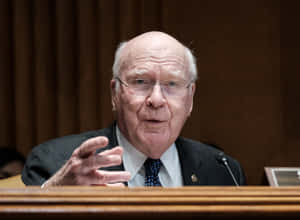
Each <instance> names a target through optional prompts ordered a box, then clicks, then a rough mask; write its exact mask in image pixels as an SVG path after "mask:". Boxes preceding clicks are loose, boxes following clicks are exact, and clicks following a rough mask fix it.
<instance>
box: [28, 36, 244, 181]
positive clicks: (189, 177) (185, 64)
mask: <svg viewBox="0 0 300 220" xmlns="http://www.w3.org/2000/svg"><path fill="white" fill-rule="evenodd" d="M196 79H197V69H196V64H195V59H194V57H193V55H192V53H191V52H190V50H189V49H188V48H186V47H185V46H183V45H182V44H181V43H179V42H178V41H177V40H176V39H174V38H173V37H171V36H169V35H167V34H165V33H161V32H148V33H144V34H142V35H139V36H137V37H135V38H133V39H132V40H130V41H128V42H126V43H122V44H121V45H120V47H119V48H118V50H117V52H116V56H115V63H114V65H113V79H112V80H111V93H112V105H113V110H114V111H115V112H116V116H117V119H116V123H114V124H113V125H112V126H111V127H109V128H105V129H103V130H100V131H90V132H86V133H83V134H79V135H72V136H67V137H62V138H58V139H54V140H50V141H48V142H46V143H43V144H41V145H39V146H38V147H36V148H34V149H33V151H32V153H31V155H30V156H29V157H28V159H27V163H26V165H25V168H24V170H23V173H22V179H23V181H24V183H25V184H27V185H42V186H43V187H48V186H60V185H106V186H124V185H128V186H129V187H134V186H164V187H178V186H185V185H235V184H239V185H243V184H245V178H244V174H243V171H242V169H241V167H240V165H239V163H238V162H237V161H236V160H234V159H232V158H231V157H229V156H226V157H225V156H220V155H219V153H220V151H219V150H217V149H215V148H213V147H211V146H208V145H205V144H203V143H200V142H196V141H192V140H189V139H184V138H181V137H179V134H180V132H181V129H182V127H183V125H184V123H185V121H186V119H187V118H188V117H189V115H190V114H191V111H192V109H193V96H194V93H195V80H196ZM220 157H222V158H220ZM223 162H224V163H223ZM228 164H229V166H227V165H228ZM225 165H226V166H225ZM230 167H231V169H230ZM235 181H236V183H235Z"/></svg>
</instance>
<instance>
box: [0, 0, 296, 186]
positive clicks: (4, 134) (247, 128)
mask: <svg viewBox="0 0 300 220" xmlns="http://www.w3.org/2000/svg"><path fill="white" fill-rule="evenodd" d="M297 2H299V1H292V0H286V1H283V0H281V1H280V0H243V1H240V0H227V1H223V0H185V1H181V0H177V1H174V0H161V1H159V0H148V1H147V0H77V1H76V0H56V1H55V0H14V1H13V0H1V1H0V31H1V34H0V115H1V122H0V146H10V147H11V148H15V149H16V150H17V151H18V152H20V153H21V154H22V155H23V156H26V155H27V154H28V153H29V152H30V150H31V149H32V147H33V146H35V145H37V144H39V143H41V142H43V141H46V140H48V139H50V138H55V137H58V136H63V135H67V134H73V133H79V132H81V131H87V130H92V129H93V130H94V129H100V128H103V127H106V126H108V125H109V124H111V123H112V121H113V114H112V111H111V109H112V107H111V102H110V90H109V82H110V79H111V77H112V71H111V66H112V63H113V58H114V57H113V56H114V51H115V49H116V47H117V45H118V44H119V42H121V41H124V40H128V39H129V38H132V37H134V36H136V35H138V34H140V33H142V32H146V31H150V30H160V31H164V32H166V33H168V34H170V35H172V36H174V37H175V38H177V39H178V40H179V41H181V42H182V43H184V44H185V45H187V46H188V47H189V48H191V49H192V50H193V52H194V54H195V56H196V57H197V65H198V70H199V80H198V81H197V91H196V95H195V99H194V110H193V113H192V116H191V117H190V119H189V120H188V122H187V123H186V125H185V127H184V130H183V132H182V135H183V136H186V137H188V138H193V139H196V140H199V141H205V142H209V143H212V144H215V145H218V146H219V147H221V148H223V149H224V151H225V152H226V153H228V154H230V155H232V156H233V157H235V158H236V159H237V160H238V161H239V162H240V163H241V164H242V166H243V167H244V169H245V172H246V175H247V179H248V183H249V184H250V185H261V184H263V183H264V167H265V166H298V167H299V166H300V158H299V155H300V116H299V112H300V102H299V98H300V87H299V82H300V76H299V75H300V74H299V69H300V68H299V49H300V43H299V39H300V33H299V32H300V31H299V21H300V19H299V18H300V16H299V5H300V4H299V3H297Z"/></svg>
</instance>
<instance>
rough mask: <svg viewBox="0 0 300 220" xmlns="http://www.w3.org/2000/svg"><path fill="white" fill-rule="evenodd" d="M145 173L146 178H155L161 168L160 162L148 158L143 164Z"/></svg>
mask: <svg viewBox="0 0 300 220" xmlns="http://www.w3.org/2000/svg"><path fill="white" fill-rule="evenodd" d="M144 166H145V171H146V176H149V175H150V176H157V175H158V172H159V169H160V167H161V161H160V159H151V158H148V159H147V160H146V161H145V163H144Z"/></svg>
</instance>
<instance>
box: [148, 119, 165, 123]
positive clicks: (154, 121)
mask: <svg viewBox="0 0 300 220" xmlns="http://www.w3.org/2000/svg"><path fill="white" fill-rule="evenodd" d="M147 122H151V123H160V122H162V121H159V120H155V119H151V120H147Z"/></svg>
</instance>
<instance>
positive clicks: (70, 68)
mask: <svg viewBox="0 0 300 220" xmlns="http://www.w3.org/2000/svg"><path fill="white" fill-rule="evenodd" d="M75 3H76V2H75V1H73V0H63V1H56V13H57V17H56V25H55V26H56V47H57V56H56V65H57V102H58V112H57V130H58V134H59V136H63V135H66V134H70V133H74V132H77V131H78V130H79V120H78V115H79V113H78V112H79V109H78V92H79V88H78V84H79V82H78V80H77V79H78V72H79V71H78V69H77V68H76V67H77V62H76V61H77V50H76V40H77V37H76V4H75Z"/></svg>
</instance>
